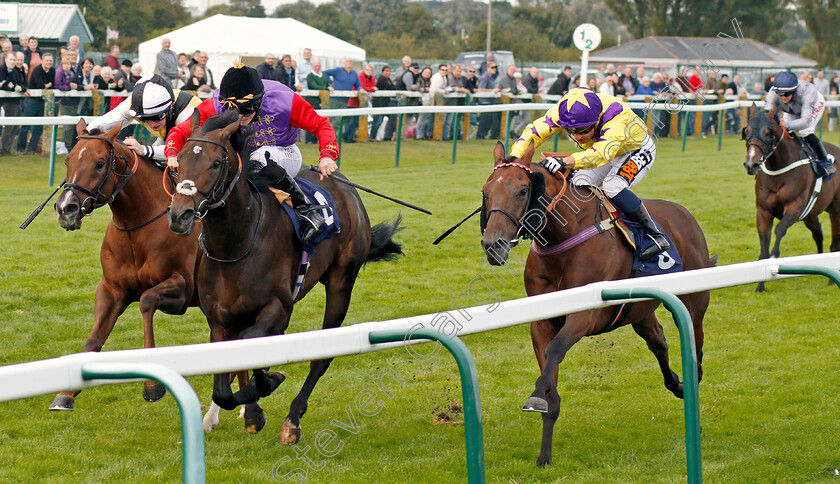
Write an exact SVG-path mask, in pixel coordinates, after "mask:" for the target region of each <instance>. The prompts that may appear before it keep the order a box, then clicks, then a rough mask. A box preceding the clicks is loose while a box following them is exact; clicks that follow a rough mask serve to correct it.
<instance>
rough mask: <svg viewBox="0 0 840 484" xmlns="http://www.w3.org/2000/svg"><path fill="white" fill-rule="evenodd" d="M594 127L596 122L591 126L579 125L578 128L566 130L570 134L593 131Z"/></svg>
mask: <svg viewBox="0 0 840 484" xmlns="http://www.w3.org/2000/svg"><path fill="white" fill-rule="evenodd" d="M593 129H595V125H594V124H593V125H591V126H578V127H577V128H566V131H568V132H569V134H584V133H588V132H590V131H592V130H593Z"/></svg>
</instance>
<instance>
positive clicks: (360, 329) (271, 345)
mask: <svg viewBox="0 0 840 484" xmlns="http://www.w3.org/2000/svg"><path fill="white" fill-rule="evenodd" d="M782 264H785V265H818V266H824V267H828V268H830V269H834V270H838V269H840V253H830V254H815V255H805V256H797V257H787V258H782V259H767V260H762V261H756V262H746V263H740V264H731V265H725V266H720V267H713V268H709V269H700V270H696V271H688V272H682V273H677V274H666V275H661V276H652V277H644V278H636V279H624V280H620V281H608V282H598V283H594V284H589V285H586V286H582V287H578V288H574V289H568V290H565V291H558V292H554V293H550V294H543V295H540V296H533V297H526V298H521V299H514V300H510V301H504V302H498V304H497V305H496V304H488V305H482V306H475V307H472V308H467V309H465V311H467V312H468V313H469V314H470V316H471V317H472V319H471V320H470V321H469V322H468V323H466V324H465V325H464V327H463V329H462V330H461V331H460V332H459V333H458V335H459V336H464V335H468V334H475V333H481V332H485V331H492V330H496V329H501V328H506V327H509V326H515V325H518V324H524V323H528V322H531V321H536V320H540V319H546V318H551V317H556V316H562V315H565V314H571V313H576V312H580V311H585V310H589V309H596V308H602V307H606V306H610V305H615V304H620V303H621V302H626V301H611V302H604V301H603V300H602V299H601V291H602V290H604V289H628V288H641V287H645V288H656V289H661V290H663V291H666V292H670V293H672V294H675V295H680V294H689V293H693V292H698V291H705V290H712V289H720V288H724V287H731V286H737V285H741V284H752V283H757V282H761V281H774V280H778V279H785V278H788V277H796V276H792V275H782V274H779V269H778V268H779V266H780V265H782ZM467 285H468V286H469V283H467ZM466 289H467V290H469V289H470V288H469V287H467V288H466ZM491 308H492V310H491ZM447 310H448V309H447ZM447 310H445V311H447ZM453 313H454V310H453ZM442 314H444V313H435V314H424V315H420V316H411V317H406V318H400V319H392V320H388V321H372V322H367V323H359V324H354V325H352V326H346V327H340V328H335V329H327V330H319V331H309V332H304V333H294V334H288V335H282V336H272V337H265V338H256V339H248V340H240V341H230V342H221V343H205V344H196V345H187V346H172V347H163V348H153V349H137V350H122V351H108V352H102V353H76V354H72V355H67V356H61V357H58V358H53V359H48V360H41V361H34V362H29V363H21V364H16V365H8V366H3V367H0V381H2V382H3V385H2V387H0V402H2V401H9V400H16V399H20V398H27V397H32V396H36V395H44V394H51V393H56V392H59V391H64V390H79V389H82V388H87V387H91V386H97V385H103V384H108V383H116V382H114V381H112V380H107V381H102V380H93V381H84V380H83V379H82V375H81V367H82V365H84V364H86V363H117V362H119V363H155V364H160V365H164V366H166V367H169V368H171V369H172V370H174V371H175V372H177V373H180V374H181V375H184V376H194V375H206V374H213V373H225V372H232V371H237V370H246V369H251V368H266V367H269V366H277V365H284V364H287V363H294V362H303V361H311V360H317V359H322V358H334V357H339V356H345V355H353V354H361V353H369V352H373V351H380V350H383V349H387V348H393V347H395V346H400V345H402V344H403V343H387V344H370V343H369V342H368V334H369V333H370V332H371V331H381V330H402V331H409V330H412V328H413V329H414V330H417V329H421V328H432V327H437V328H441V327H442V326H443V324H438V323H439V322H440V319H441V318H440V316H441V315H442ZM433 321H434V323H433Z"/></svg>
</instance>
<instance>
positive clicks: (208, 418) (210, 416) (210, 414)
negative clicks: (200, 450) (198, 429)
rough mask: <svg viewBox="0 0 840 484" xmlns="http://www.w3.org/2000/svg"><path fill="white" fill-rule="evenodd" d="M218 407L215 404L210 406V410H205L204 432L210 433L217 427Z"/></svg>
mask: <svg viewBox="0 0 840 484" xmlns="http://www.w3.org/2000/svg"><path fill="white" fill-rule="evenodd" d="M219 410H220V408H219V406H218V405H216V404H215V403H211V404H210V410H207V413H206V414H204V421H203V424H204V425H203V426H204V431H205V432H211V431H212V430H213V429H215V428H216V426H217V425H219Z"/></svg>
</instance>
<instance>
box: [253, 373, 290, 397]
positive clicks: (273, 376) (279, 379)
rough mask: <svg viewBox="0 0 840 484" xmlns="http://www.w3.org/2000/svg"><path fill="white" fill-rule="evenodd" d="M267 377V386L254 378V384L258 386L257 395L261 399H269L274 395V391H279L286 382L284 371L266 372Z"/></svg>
mask: <svg viewBox="0 0 840 484" xmlns="http://www.w3.org/2000/svg"><path fill="white" fill-rule="evenodd" d="M265 377H266V379H267V380H268V385H267V386H266V385H262V384H260V383H261V380H260V379H258V378H254V383H255V384H256V386H257V395H259V396H260V398H264V397H267V396H269V395H271V394H272V393H274V390H277V387H279V386H280V384H281V383H283V382H284V381H285V380H286V374H285V373H283V372H282V371H267V372H265Z"/></svg>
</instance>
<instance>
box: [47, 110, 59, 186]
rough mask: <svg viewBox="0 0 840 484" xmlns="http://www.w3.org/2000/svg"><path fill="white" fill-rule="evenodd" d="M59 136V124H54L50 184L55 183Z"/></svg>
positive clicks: (51, 144)
mask: <svg viewBox="0 0 840 484" xmlns="http://www.w3.org/2000/svg"><path fill="white" fill-rule="evenodd" d="M57 138H58V125H55V124H54V125H52V141H51V142H50V146H51V147H50V176H49V184H50V186H53V183H55V142H56V139H57Z"/></svg>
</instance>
